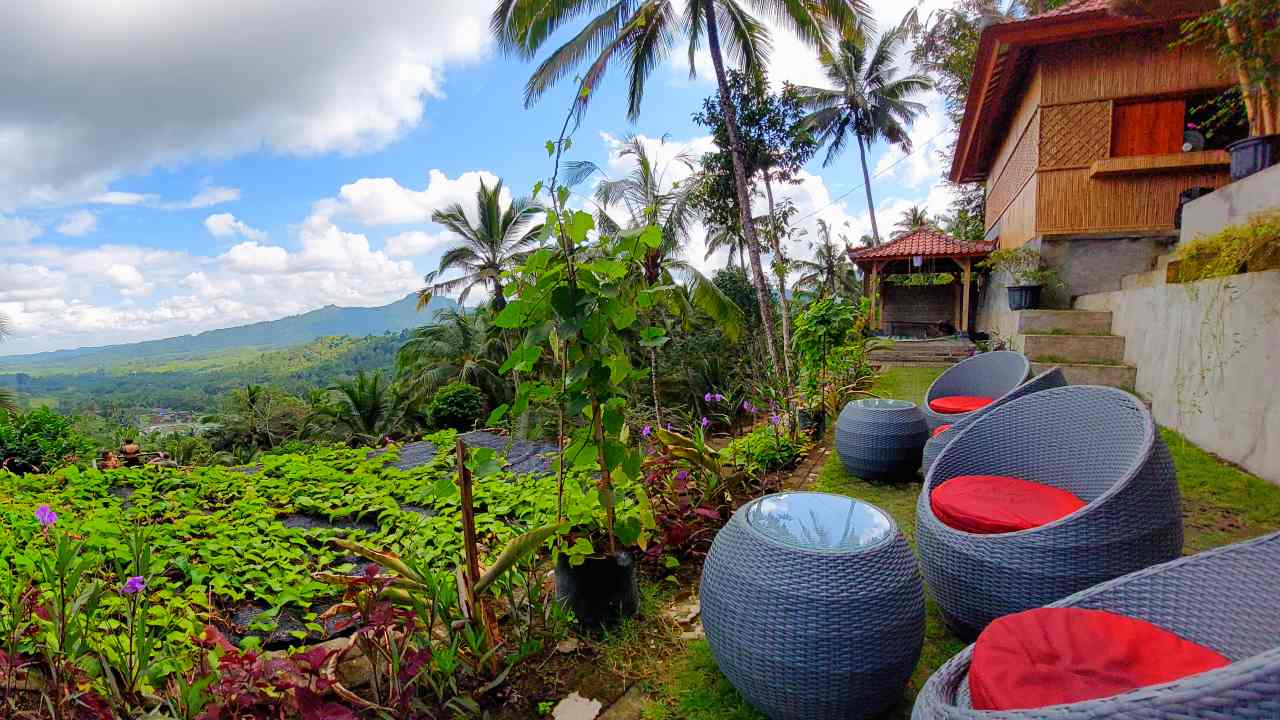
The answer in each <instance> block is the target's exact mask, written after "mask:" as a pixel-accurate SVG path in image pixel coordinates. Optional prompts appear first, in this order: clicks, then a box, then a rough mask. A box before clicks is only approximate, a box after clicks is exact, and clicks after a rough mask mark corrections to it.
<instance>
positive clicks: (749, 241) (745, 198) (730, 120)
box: [702, 0, 783, 371]
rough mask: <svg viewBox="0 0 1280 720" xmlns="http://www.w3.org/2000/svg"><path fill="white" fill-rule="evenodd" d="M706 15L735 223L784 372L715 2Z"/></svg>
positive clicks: (705, 1)
mask: <svg viewBox="0 0 1280 720" xmlns="http://www.w3.org/2000/svg"><path fill="white" fill-rule="evenodd" d="M702 6H703V11H704V12H706V14H707V48H708V49H709V50H710V51H711V64H712V65H713V66H714V67H715V70H716V85H717V86H718V87H719V89H720V107H721V108H722V109H723V110H724V126H725V130H726V131H727V134H728V135H729V156H730V157H731V158H733V184H734V189H735V190H737V195H738V222H740V223H741V224H742V239H743V241H744V242H745V243H746V245H747V256H748V257H750V258H751V277H752V278H753V279H754V280H755V286H756V301H757V302H759V303H760V323H761V324H762V325H763V326H764V328H763V329H764V342H765V346H766V347H767V348H768V349H769V360H770V362H771V363H772V364H773V368H774V370H775V371H777V370H783V366H782V363H781V361H779V359H778V347H777V343H776V342H775V341H774V339H773V307H772V305H771V304H770V302H769V293H768V289H769V283H768V281H767V280H765V277H764V270H763V269H762V268H761V266H760V242H759V241H758V240H757V239H756V229H755V226H753V225H752V224H751V197H750V193H749V188H750V185H748V184H747V170H746V164H747V163H746V158H745V157H744V153H743V151H742V142H741V141H740V139H739V137H738V113H737V111H736V110H735V109H734V107H733V101H732V98H730V97H729V80H728V78H727V77H726V76H725V72H724V58H723V57H721V55H720V30H719V29H718V28H717V26H716V8H715V1H714V0H702Z"/></svg>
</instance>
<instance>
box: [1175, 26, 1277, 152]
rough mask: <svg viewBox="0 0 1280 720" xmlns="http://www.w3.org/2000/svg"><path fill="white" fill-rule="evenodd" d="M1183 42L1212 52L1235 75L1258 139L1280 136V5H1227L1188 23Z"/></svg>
mask: <svg viewBox="0 0 1280 720" xmlns="http://www.w3.org/2000/svg"><path fill="white" fill-rule="evenodd" d="M1180 43H1186V44H1193V45H1199V46H1202V47H1207V48H1210V49H1212V50H1213V51H1214V52H1216V53H1217V55H1218V58H1219V59H1220V60H1221V61H1222V64H1223V65H1225V66H1226V67H1228V68H1230V69H1231V70H1232V71H1233V72H1234V73H1235V76H1236V83H1237V85H1238V90H1239V93H1240V97H1241V98H1242V99H1243V102H1244V106H1245V113H1246V115H1247V116H1248V118H1249V130H1250V133H1251V134H1252V135H1255V136H1261V135H1271V134H1275V133H1280V6H1278V5H1276V3H1275V2H1274V0H1222V2H1221V4H1220V6H1219V7H1218V8H1217V9H1215V10H1213V11H1211V12H1208V13H1205V14H1203V15H1201V16H1199V17H1197V18H1195V19H1193V20H1189V21H1187V22H1185V23H1183V25H1182V39H1181V40H1180Z"/></svg>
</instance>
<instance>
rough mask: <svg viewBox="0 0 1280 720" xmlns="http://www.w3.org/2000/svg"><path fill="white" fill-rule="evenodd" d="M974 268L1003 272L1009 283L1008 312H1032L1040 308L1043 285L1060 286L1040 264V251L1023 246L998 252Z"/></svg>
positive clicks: (1002, 249)
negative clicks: (1006, 274) (1008, 278)
mask: <svg viewBox="0 0 1280 720" xmlns="http://www.w3.org/2000/svg"><path fill="white" fill-rule="evenodd" d="M978 267H981V268H986V269H988V270H991V271H994V272H1005V273H1008V274H1009V277H1010V278H1011V279H1012V283H1013V284H1011V285H1009V286H1008V290H1009V309H1010V310H1034V309H1036V308H1038V307H1040V291H1041V289H1042V288H1044V286H1045V285H1060V284H1061V281H1059V280H1058V273H1057V272H1056V271H1054V269H1053V268H1051V267H1048V266H1046V265H1045V264H1044V260H1043V259H1042V258H1041V257H1040V251H1038V250H1036V249H1035V248H1031V247H1027V246H1026V245H1023V246H1022V247H1018V248H1001V249H999V250H996V251H994V252H992V253H991V255H990V256H988V257H987V259H986V260H983V261H982V262H980V263H978Z"/></svg>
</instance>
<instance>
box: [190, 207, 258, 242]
mask: <svg viewBox="0 0 1280 720" xmlns="http://www.w3.org/2000/svg"><path fill="white" fill-rule="evenodd" d="M204 226H205V228H206V229H207V230H208V231H209V234H210V235H213V236H214V237H234V236H236V235H239V236H241V237H243V238H245V239H247V240H265V239H266V237H267V234H266V233H265V232H263V231H262V230H259V229H257V228H254V227H250V226H248V225H246V224H244V223H243V222H241V221H239V220H237V219H236V216H235V215H232V214H231V213H217V214H215V215H210V216H209V217H207V218H205V219H204Z"/></svg>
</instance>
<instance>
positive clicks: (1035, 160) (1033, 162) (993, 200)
mask: <svg viewBox="0 0 1280 720" xmlns="http://www.w3.org/2000/svg"><path fill="white" fill-rule="evenodd" d="M1039 137H1040V114H1039V113H1036V114H1035V115H1032V116H1031V123H1030V124H1029V125H1027V129H1026V132H1024V133H1023V135H1022V137H1021V139H1020V140H1019V142H1018V144H1017V145H1016V146H1015V147H1014V149H1013V152H1012V153H1011V154H1010V156H1009V161H1008V162H1007V163H1005V166H1004V172H1003V173H1001V174H1000V177H999V178H997V179H996V182H995V183H994V184H992V185H991V186H990V189H989V190H988V191H987V228H990V227H991V226H992V225H994V224H995V222H996V221H997V220H999V219H1000V216H1001V215H1003V214H1004V211H1005V210H1007V209H1008V208H1009V205H1010V203H1012V202H1013V199H1014V198H1015V197H1017V196H1018V193H1020V192H1022V189H1023V188H1024V187H1026V185H1027V181H1028V180H1030V179H1031V178H1032V177H1034V176H1035V174H1036V166H1037V165H1039V163H1040V140H1039Z"/></svg>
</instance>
